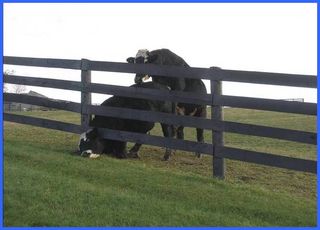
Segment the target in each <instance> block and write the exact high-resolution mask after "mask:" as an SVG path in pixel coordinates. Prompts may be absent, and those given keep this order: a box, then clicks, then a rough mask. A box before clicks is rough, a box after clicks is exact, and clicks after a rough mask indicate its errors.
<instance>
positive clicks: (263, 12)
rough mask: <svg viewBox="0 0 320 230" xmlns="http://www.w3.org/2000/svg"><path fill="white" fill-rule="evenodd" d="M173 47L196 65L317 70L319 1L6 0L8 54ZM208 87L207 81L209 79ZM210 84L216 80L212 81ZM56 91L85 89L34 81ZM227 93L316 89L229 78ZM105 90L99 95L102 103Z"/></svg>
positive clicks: (116, 76)
mask: <svg viewBox="0 0 320 230" xmlns="http://www.w3.org/2000/svg"><path fill="white" fill-rule="evenodd" d="M142 48H146V49H149V50H154V49H160V48H168V49H170V50H171V51H173V52H175V53H176V54H178V55H179V56H181V57H182V58H184V60H185V61H186V62H187V63H188V64H189V65H190V66H192V67H211V66H218V67H221V68H224V69H234V70H249V71H250V70H252V71H265V72H280V73H293V74H312V75H316V74H317V5H316V3H295V4H288V3H285V4H280V3H274V4H271V3H266V4H262V3H255V4H252V3H250V4H249V3H246V4H244V3H240V4H233V3H228V4H227V3H226V4H218V3H209V4H204V3H201V4H195V3H188V4H173V3H169V4H165V3H160V4H156V3H149V4H142V3H139V4H137V3H134V4H128V3H120V4H114V3H104V4H98V3H90V4H89V3H82V4H73V3H50V4H48V3H41V4H31V3H5V4H4V55H8V56H24V57H42V58H65V59H81V58H87V59H90V60H99V61H115V62H125V61H126V58H127V57H129V56H134V55H135V54H136V52H137V50H138V49H142ZM4 70H14V71H15V74H16V75H27V76H34V77H49V78H61V79H70V80H75V81H79V80H80V72H79V71H74V70H63V69H48V68H47V69H45V68H31V67H17V66H10V65H5V66H4ZM92 76H93V82H101V83H108V84H117V85H131V84H133V83H134V82H133V76H134V75H133V74H120V73H106V72H93V73H92ZM206 84H207V86H209V84H208V82H206ZM209 88H210V87H209ZM27 89H28V90H36V91H37V92H39V93H42V94H44V95H46V96H49V97H51V98H57V99H64V100H70V101H76V102H79V101H80V93H78V92H72V91H64V90H54V89H48V88H38V87H27ZM223 93H224V94H226V95H238V96H250V97H260V98H275V99H285V98H304V99H305V100H306V101H310V102H316V97H317V93H316V90H315V89H314V90H312V89H301V88H295V87H279V86H267V85H255V84H239V83H227V82H226V83H224V86H223ZM104 99H106V95H97V94H95V95H93V102H94V103H101V102H102V101H103V100H104Z"/></svg>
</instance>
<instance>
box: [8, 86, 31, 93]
mask: <svg viewBox="0 0 320 230" xmlns="http://www.w3.org/2000/svg"><path fill="white" fill-rule="evenodd" d="M11 88H12V92H13V93H17V94H20V93H24V92H26V91H27V87H26V86H25V85H12V87H11Z"/></svg>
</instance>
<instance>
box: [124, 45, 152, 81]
mask: <svg viewBox="0 0 320 230" xmlns="http://www.w3.org/2000/svg"><path fill="white" fill-rule="evenodd" d="M157 58H158V55H152V54H151V53H150V52H149V51H148V50H147V49H141V50H138V53H137V54H136V57H129V58H127V62H128V63H132V64H133V63H136V64H146V63H153V62H154V61H155V60H156V59H157ZM149 78H150V76H149V75H148V74H140V73H137V74H136V77H135V78H134V82H135V83H136V84H140V83H142V82H143V81H146V80H147V79H149Z"/></svg>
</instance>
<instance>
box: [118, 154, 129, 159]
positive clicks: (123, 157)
mask: <svg viewBox="0 0 320 230" xmlns="http://www.w3.org/2000/svg"><path fill="white" fill-rule="evenodd" d="M117 157H118V158H119V159H125V158H127V154H121V155H118V156H117Z"/></svg>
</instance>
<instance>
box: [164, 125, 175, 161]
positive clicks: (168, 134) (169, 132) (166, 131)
mask: <svg viewBox="0 0 320 230" xmlns="http://www.w3.org/2000/svg"><path fill="white" fill-rule="evenodd" d="M172 127H173V126H172V125H167V124H161V128H162V132H163V136H165V137H169V138H172V137H173V134H174V131H173V128H172ZM171 154H172V150H171V149H170V148H166V152H165V154H164V156H163V160H165V161H167V160H169V158H170V156H171Z"/></svg>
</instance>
